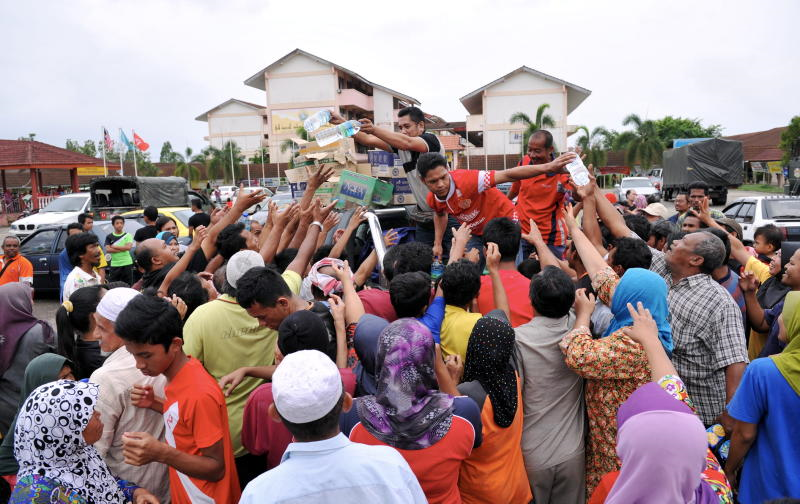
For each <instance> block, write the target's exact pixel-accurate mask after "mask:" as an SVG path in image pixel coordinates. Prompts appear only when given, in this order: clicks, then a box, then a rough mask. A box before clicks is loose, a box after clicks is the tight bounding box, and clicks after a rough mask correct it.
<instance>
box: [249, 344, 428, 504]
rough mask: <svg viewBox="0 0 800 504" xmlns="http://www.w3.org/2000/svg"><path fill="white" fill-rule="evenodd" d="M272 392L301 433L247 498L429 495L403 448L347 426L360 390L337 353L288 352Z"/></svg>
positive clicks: (279, 415)
mask: <svg viewBox="0 0 800 504" xmlns="http://www.w3.org/2000/svg"><path fill="white" fill-rule="evenodd" d="M272 393H273V396H274V403H273V404H272V405H271V406H270V409H269V413H270V416H272V417H273V420H275V421H282V422H283V424H284V425H285V426H286V428H287V429H289V431H290V432H291V433H292V435H293V436H294V440H295V441H294V442H293V443H291V444H290V445H289V447H288V448H287V449H286V452H285V453H284V454H283V459H282V460H281V464H280V465H279V466H277V467H275V468H274V469H271V470H269V471H267V472H266V473H264V474H262V475H261V476H259V477H257V478H256V479H254V480H253V481H251V482H250V484H248V485H247V488H245V490H244V492H243V493H242V498H241V500H240V501H239V502H240V504H256V503H258V504H262V503H264V504H266V503H272V502H317V503H339V502H382V503H422V502H428V501H427V499H426V498H425V494H424V493H423V492H422V488H421V487H420V485H419V482H418V481H417V478H416V476H414V473H413V472H412V471H411V468H410V467H409V466H408V463H407V462H406V461H405V459H404V458H403V457H402V456H401V455H400V453H398V452H397V450H395V449H393V448H389V447H388V446H368V445H365V444H360V443H353V442H351V441H350V440H349V439H347V437H346V436H345V435H344V434H342V433H341V432H340V431H339V417H340V415H341V413H342V411H347V410H349V409H350V408H351V407H352V405H353V398H352V397H351V396H350V394H348V393H347V392H345V391H344V389H343V388H342V378H341V375H340V374H339V370H338V369H337V367H336V364H334V363H333V361H332V360H331V359H330V357H328V356H327V355H325V354H323V353H322V352H319V351H317V350H300V351H298V352H294V353H291V354H289V355H287V356H286V357H284V359H283V361H281V365H280V366H278V368H277V369H276V370H275V373H274V374H273V375H272ZM264 421H265V422H266V421H270V420H268V419H266V418H265V419H264ZM298 482H302V484H298Z"/></svg>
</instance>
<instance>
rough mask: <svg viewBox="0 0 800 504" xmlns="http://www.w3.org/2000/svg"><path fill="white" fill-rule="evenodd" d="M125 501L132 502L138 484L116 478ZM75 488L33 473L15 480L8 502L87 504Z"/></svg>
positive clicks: (14, 503) (21, 503)
mask: <svg viewBox="0 0 800 504" xmlns="http://www.w3.org/2000/svg"><path fill="white" fill-rule="evenodd" d="M117 485H118V486H119V489H120V490H122V494H123V495H124V496H125V502H133V493H134V492H135V491H136V490H138V488H139V487H138V486H136V485H134V484H133V483H131V482H129V481H126V480H117ZM87 502H88V501H87V500H86V499H85V498H84V497H83V496H82V495H81V493H80V492H79V491H77V490H73V489H71V488H67V487H65V486H64V485H62V484H61V483H60V482H59V481H57V480H54V479H52V478H48V477H46V476H40V475H38V474H33V475H30V476H25V477H24V478H21V479H20V480H19V481H17V485H16V486H15V487H14V492H13V493H12V494H11V499H10V500H9V501H8V504H87Z"/></svg>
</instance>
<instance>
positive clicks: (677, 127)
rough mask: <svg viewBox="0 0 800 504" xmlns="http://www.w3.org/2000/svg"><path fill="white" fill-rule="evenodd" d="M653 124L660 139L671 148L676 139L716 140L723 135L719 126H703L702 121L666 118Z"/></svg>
mask: <svg viewBox="0 0 800 504" xmlns="http://www.w3.org/2000/svg"><path fill="white" fill-rule="evenodd" d="M653 124H654V125H655V129H656V134H657V135H658V137H659V138H660V139H661V141H662V142H664V144H665V145H666V146H667V147H670V148H671V147H672V141H673V140H675V139H676V138H716V137H718V136H720V134H721V133H722V126H720V125H719V124H712V125H711V126H703V125H702V124H701V122H700V119H687V118H684V117H672V116H666V117H663V118H662V119H658V120H655V121H653Z"/></svg>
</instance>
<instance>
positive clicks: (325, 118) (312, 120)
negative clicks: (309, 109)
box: [303, 109, 331, 133]
mask: <svg viewBox="0 0 800 504" xmlns="http://www.w3.org/2000/svg"><path fill="white" fill-rule="evenodd" d="M330 120H331V111H330V110H327V109H326V110H320V111H319V112H316V113H314V114H312V115H311V116H309V117H307V118H306V120H305V121H303V128H305V129H306V132H307V133H313V132H314V131H317V130H318V129H320V128H321V127H322V126H323V125H325V124H327V123H328V122H330Z"/></svg>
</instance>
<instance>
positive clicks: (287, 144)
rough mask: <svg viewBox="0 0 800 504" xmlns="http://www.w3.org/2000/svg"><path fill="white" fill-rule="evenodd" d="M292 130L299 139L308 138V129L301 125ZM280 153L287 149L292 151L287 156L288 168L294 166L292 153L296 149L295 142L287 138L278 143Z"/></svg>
mask: <svg viewBox="0 0 800 504" xmlns="http://www.w3.org/2000/svg"><path fill="white" fill-rule="evenodd" d="M294 132H295V133H296V134H297V136H298V137H299V138H300V139H301V140H309V138H310V137H309V135H308V131H306V129H305V128H304V127H302V126H298V127H297V129H296V130H294ZM280 149H281V153H284V152H286V151H287V150H288V151H291V152H292V155H291V156H290V157H289V168H290V169H291V168H294V154H295V152H296V151H297V144H296V143H294V141H292V139H291V138H287V139H286V140H284V141H283V142H281V145H280Z"/></svg>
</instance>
